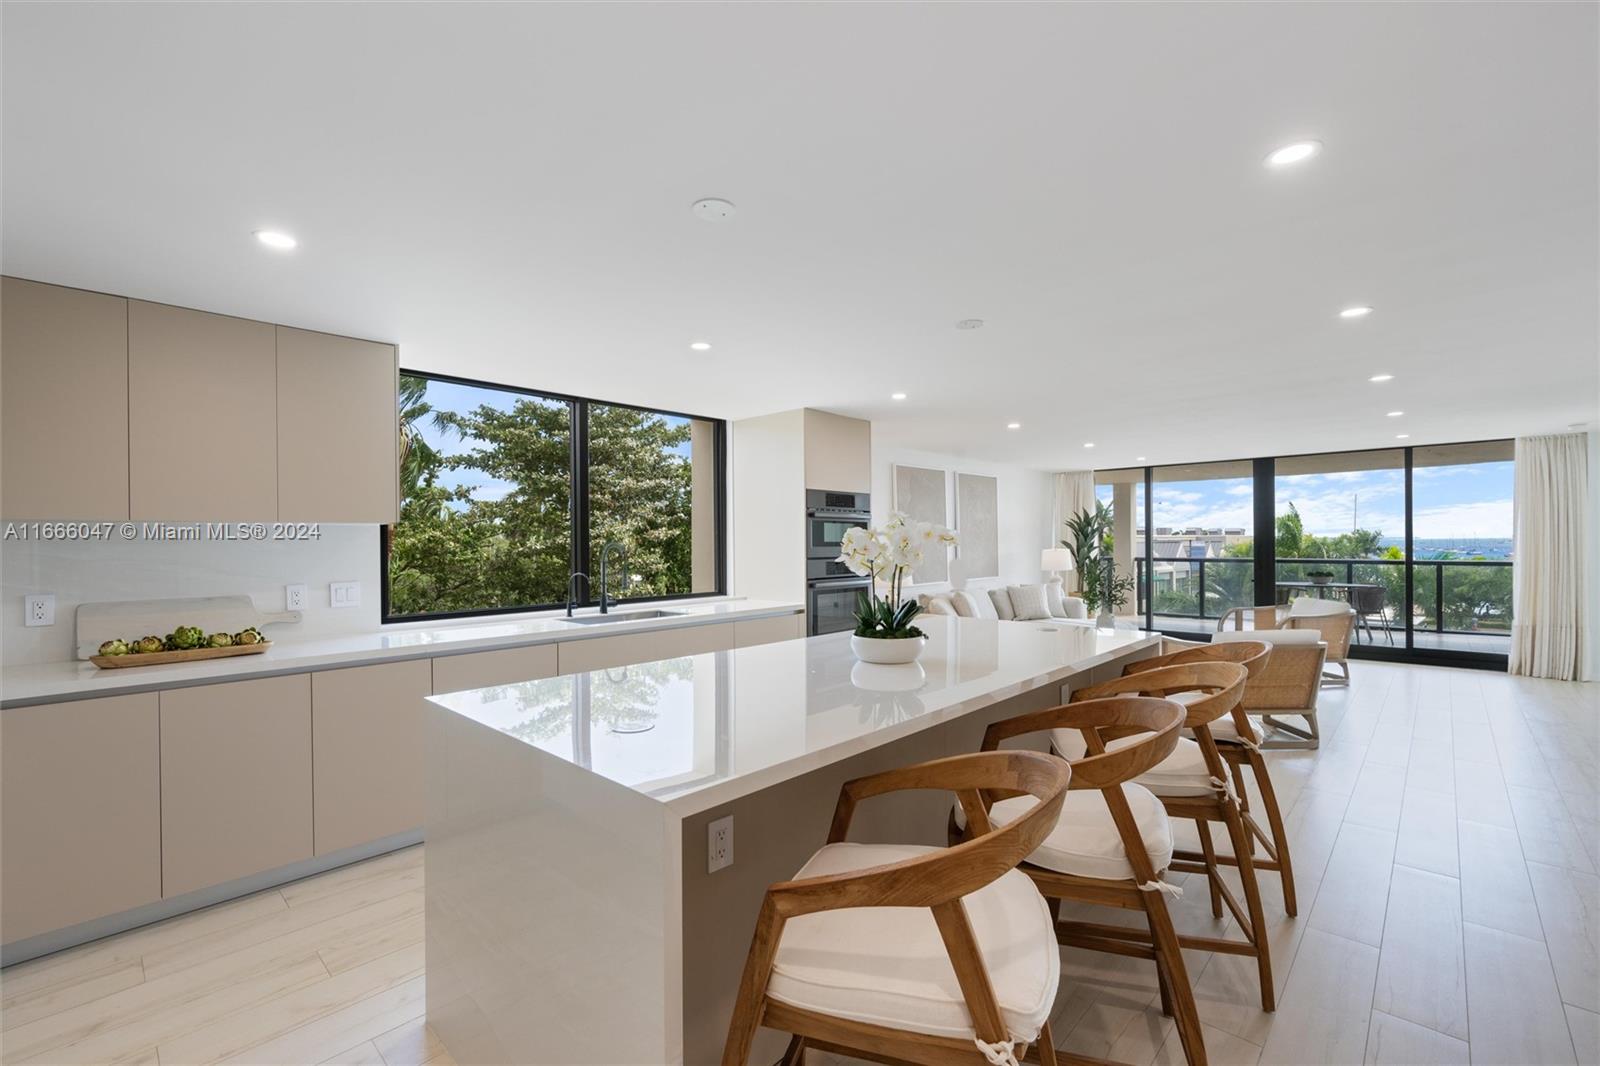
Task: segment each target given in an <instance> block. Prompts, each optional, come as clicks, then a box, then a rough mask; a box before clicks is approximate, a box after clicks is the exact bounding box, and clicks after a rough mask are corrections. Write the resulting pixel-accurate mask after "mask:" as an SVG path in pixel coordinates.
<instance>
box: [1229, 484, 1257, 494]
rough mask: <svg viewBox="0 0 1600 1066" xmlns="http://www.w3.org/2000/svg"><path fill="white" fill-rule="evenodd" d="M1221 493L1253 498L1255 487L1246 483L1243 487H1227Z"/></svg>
mask: <svg viewBox="0 0 1600 1066" xmlns="http://www.w3.org/2000/svg"><path fill="white" fill-rule="evenodd" d="M1223 491H1225V492H1226V493H1227V494H1228V495H1229V496H1254V495H1255V494H1256V489H1255V486H1254V485H1251V484H1248V483H1247V484H1244V485H1229V486H1228V487H1227V488H1226V489H1225V490H1223Z"/></svg>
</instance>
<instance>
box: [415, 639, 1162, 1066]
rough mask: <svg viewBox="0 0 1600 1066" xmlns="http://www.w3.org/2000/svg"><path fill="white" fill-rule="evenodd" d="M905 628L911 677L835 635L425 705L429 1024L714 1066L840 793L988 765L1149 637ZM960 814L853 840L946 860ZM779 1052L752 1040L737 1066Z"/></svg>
mask: <svg viewBox="0 0 1600 1066" xmlns="http://www.w3.org/2000/svg"><path fill="white" fill-rule="evenodd" d="M919 624H920V625H921V626H922V627H923V629H924V630H926V631H927V633H928V636H929V641H928V646H927V647H926V648H925V649H924V651H923V654H922V657H921V660H920V661H919V662H918V663H916V664H911V665H905V666H875V665H872V664H866V663H859V662H856V660H855V657H854V655H853V654H852V653H851V650H850V639H849V635H848V634H845V633H833V634H828V635H825V636H819V637H811V638H809V639H803V640H785V641H778V642H776V643H771V644H764V645H759V646H753V647H747V648H739V649H736V650H733V651H724V652H712V653H708V654H703V655H691V656H685V657H682V658H677V659H668V660H663V661H660V662H652V663H642V664H637V665H634V666H630V667H625V668H621V669H616V670H597V671H591V672H585V673H575V674H572V675H570V676H565V677H556V678H547V679H543V680H536V681H526V682H514V683H511V684H506V685H499V686H496V687H493V688H484V689H475V690H468V691H464V692H454V693H448V694H445V695H439V696H434V697H432V698H431V699H430V701H429V703H430V708H429V715H428V721H427V733H426V751H427V756H426V761H427V772H426V775H425V776H426V777H427V796H428V798H427V813H426V820H425V829H424V834H425V836H426V838H427V841H428V846H427V849H426V853H425V855H424V859H423V861H424V863H425V865H426V871H425V877H424V884H425V888H424V892H425V893H426V896H427V901H426V903H427V912H428V921H427V929H426V936H427V956H428V987H427V1016H428V1022H429V1024H430V1025H431V1026H432V1027H433V1029H434V1031H435V1032H436V1033H437V1034H438V1035H439V1037H440V1039H441V1040H442V1041H443V1042H444V1044H445V1046H446V1047H447V1048H448V1049H449V1051H450V1053H451V1054H452V1055H453V1056H454V1057H455V1059H456V1061H458V1062H482V1063H561V1064H564V1066H570V1064H577V1063H602V1062H604V1063H613V1064H615V1063H652V1064H654V1063H697V1064H698V1063H705V1062H716V1061H718V1060H719V1059H720V1057H721V1048H722V1041H723V1039H724V1037H725V1035H726V1033H727V1026H728V1018H729V1016H730V1013H731V1010H732V1004H733V999H734V993H735V991H736V989H737V987H738V983H739V974H740V970H741V967H742V966H743V963H744V958H745V954H746V951H747V949H748V947H749V944H750V937H751V934H752V932H753V931H754V928H755V920H756V914H757V912H758V910H759V908H760V906H761V900H762V896H763V894H764V892H765V890H766V888H767V886H768V885H770V884H772V883H773V882H775V881H781V880H787V879H788V878H790V877H792V876H793V875H794V872H795V871H796V870H797V869H799V868H800V867H801V866H802V865H803V864H804V863H805V861H806V860H807V858H809V857H810V855H811V854H812V853H813V852H814V851H815V849H816V848H818V847H819V846H821V845H822V844H823V842H824V841H825V840H826V839H827V834H828V826H829V822H830V820H831V818H832V815H833V809H834V804H835V801H836V800H837V797H838V794H839V787H840V784H841V783H842V782H844V781H846V780H849V779H851V778H855V777H860V776H863V775H865V774H870V773H874V772H877V771H880V770H884V769H888V768H890V767H894V766H905V765H910V764H913V763H917V762H922V761H925V760H928V759H934V758H941V757H945V756H949V755H954V754H958V753H961V752H970V751H976V750H977V749H978V747H979V744H980V742H981V740H982V737H983V731H984V729H985V728H986V727H987V726H988V724H989V723H991V722H994V721H998V720H1000V719H1002V718H1009V717H1012V716H1015V715H1018V714H1025V713H1028V712H1031V711H1035V710H1039V709H1042V708H1045V707H1050V706H1053V705H1055V704H1057V703H1059V702H1061V701H1062V700H1063V699H1064V698H1065V695H1066V693H1065V691H1064V690H1065V689H1066V688H1067V687H1078V686H1081V685H1085V684H1089V683H1092V682H1095V681H1100V680H1104V679H1106V678H1108V677H1113V676H1116V675H1118V674H1120V673H1121V671H1122V668H1123V666H1124V665H1126V664H1127V663H1128V662H1131V661H1133V660H1135V659H1139V658H1144V657H1147V656H1149V655H1152V654H1155V653H1156V652H1157V651H1159V645H1160V640H1161V638H1160V637H1159V636H1158V635H1156V634H1151V633H1145V632H1140V631H1137V630H1097V629H1095V628H1093V627H1092V626H1090V625H1089V624H1087V623H1084V624H1063V623H1055V624H1048V625H1046V624H1040V623H1035V622H1000V621H989V620H984V619H969V618H949V617H935V618H928V619H926V620H921V619H919ZM1025 739H1029V738H1025ZM1031 740H1032V741H1033V742H1034V743H1033V745H1032V746H1035V747H1042V746H1043V745H1044V738H1043V737H1042V736H1041V737H1035V738H1031ZM951 801H952V797H951V796H950V795H948V794H941V793H936V792H916V793H904V794H901V795H897V796H894V797H891V798H888V799H885V800H883V801H881V802H879V801H869V802H867V803H864V804H862V806H861V807H860V808H859V810H858V813H857V817H856V820H855V822H854V823H853V826H852V830H851V839H853V840H867V839H871V840H883V841H894V842H896V843H907V844H934V845H943V844H945V843H946V827H947V825H948V823H949V817H950V810H951ZM722 825H725V826H727V836H728V841H729V845H730V846H729V848H728V856H727V857H728V859H729V861H728V862H727V863H725V864H723V865H720V866H718V868H717V869H715V870H714V871H713V870H711V869H710V865H711V847H710V844H709V839H708V838H709V837H710V836H711V835H712V832H713V826H722ZM619 1004H622V1005H625V1007H626V1009H625V1013H626V1016H627V1021H628V1024H627V1025H625V1026H621V1027H619V1026H618V1025H617V1024H616V1021H617V1018H618V1014H617V1011H618V1010H619ZM597 1033H603V1034H605V1036H604V1039H596V1038H595V1034H597ZM782 1049H783V1044H782V1042H781V1041H778V1040H777V1039H776V1038H775V1034H773V1033H771V1032H770V1031H767V1032H764V1033H763V1034H762V1035H761V1036H760V1037H758V1044H757V1047H756V1048H755V1050H754V1052H753V1053H752V1054H751V1056H750V1061H752V1062H764V1061H771V1060H773V1059H775V1058H776V1057H778V1055H779V1053H780V1052H781V1051H782Z"/></svg>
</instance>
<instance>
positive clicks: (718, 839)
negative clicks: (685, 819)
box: [706, 814, 733, 874]
mask: <svg viewBox="0 0 1600 1066" xmlns="http://www.w3.org/2000/svg"><path fill="white" fill-rule="evenodd" d="M732 865H733V815H731V814H730V815H728V816H727V817H726V818H718V819H717V820H716V821H714V822H712V823H711V824H710V825H708V826H706V873H708V874H714V873H716V872H717V871H718V870H720V869H722V868H723V867H724V866H732Z"/></svg>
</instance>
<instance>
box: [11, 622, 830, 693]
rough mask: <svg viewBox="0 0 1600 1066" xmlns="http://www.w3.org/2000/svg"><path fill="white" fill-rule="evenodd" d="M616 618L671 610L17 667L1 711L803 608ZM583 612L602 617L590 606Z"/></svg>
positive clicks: (406, 628) (396, 630) (415, 626)
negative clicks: (135, 663)
mask: <svg viewBox="0 0 1600 1066" xmlns="http://www.w3.org/2000/svg"><path fill="white" fill-rule="evenodd" d="M614 610H616V611H617V613H627V612H629V611H636V610H664V611H672V612H674V614H673V615H672V616H671V617H668V618H651V619H643V620H639V621H632V622H615V623H611V624H607V625H573V624H572V623H570V622H567V621H566V620H565V619H566V616H565V614H564V613H563V612H560V611H555V612H547V613H540V614H528V615H517V616H514V617H502V618H496V619H495V620H494V621H484V620H481V619H477V620H473V619H469V620H466V621H461V622H455V623H440V624H434V625H429V624H427V623H406V624H403V625H395V626H386V627H385V628H384V629H382V630H380V631H378V632H374V633H358V634H348V635H343V636H333V637H316V638H310V639H305V640H291V639H281V638H280V639H275V640H274V641H273V643H272V646H271V647H270V648H268V649H267V650H266V651H265V652H263V653H261V654H260V655H241V656H237V657H234V658H229V659H210V660H205V661H201V662H192V663H177V664H174V665H171V666H140V667H130V668H127V669H113V670H102V669H100V668H99V667H97V666H95V665H94V664H93V663H87V662H56V663H39V664H35V665H28V666H12V667H7V668H6V669H5V670H3V671H0V707H12V706H19V705H22V704H30V703H53V702H58V701H61V700H73V699H84V698H86V697H90V696H110V695H116V694H119V693H128V692H148V691H150V690H152V689H164V688H179V687H183V686H186V685H204V684H214V683H216V682H219V681H232V680H237V679H243V678H247V677H264V676H270V675H273V674H293V673H300V672H302V671H306V670H326V669H330V668H334V667H340V666H362V665H366V664H369V663H380V662H389V661H393V660H399V659H424V658H434V657H437V656H441V655H458V654H461V653H464V652H471V651H488V650H492V649H495V648H516V647H524V646H528V645H533V644H552V643H565V642H567V641H574V640H591V639H596V638H600V637H615V636H621V635H623V634H625V633H643V632H648V631H650V630H655V629H677V628H681V627H683V626H695V625H711V624H716V623H720V622H734V621H741V620H750V619H755V618H770V617H776V616H779V615H786V614H795V613H797V612H799V611H802V610H804V607H803V605H801V604H799V603H783V602H779V601H777V600H747V599H718V600H674V601H668V602H662V603H644V604H629V605H627V606H624V607H621V608H615V609H614ZM577 613H578V614H579V615H592V614H596V613H598V612H597V611H595V610H593V609H590V610H584V611H579V612H577Z"/></svg>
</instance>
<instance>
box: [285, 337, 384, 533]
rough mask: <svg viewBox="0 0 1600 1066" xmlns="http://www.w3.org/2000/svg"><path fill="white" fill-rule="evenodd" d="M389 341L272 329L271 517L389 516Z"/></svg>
mask: <svg viewBox="0 0 1600 1066" xmlns="http://www.w3.org/2000/svg"><path fill="white" fill-rule="evenodd" d="M395 373H396V370H395V349H394V345H392V344H377V343H375V342H373V341H363V340H354V339H352V338H350V337H336V336H334V335H332V334H329V333H312V332H310V331H308V330H303V329H290V328H289V327H288V326H279V327H278V411H277V413H278V516H279V517H280V518H281V519H283V520H284V521H289V522H374V523H381V522H393V521H394V520H395V517H396V510H397V507H398V503H397V501H398V498H399V468H398V454H397V449H398V442H399V432H398V423H397V420H396V419H397V416H396V411H395Z"/></svg>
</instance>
